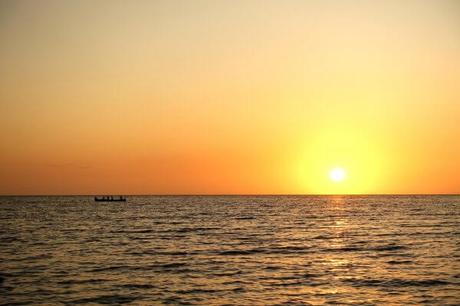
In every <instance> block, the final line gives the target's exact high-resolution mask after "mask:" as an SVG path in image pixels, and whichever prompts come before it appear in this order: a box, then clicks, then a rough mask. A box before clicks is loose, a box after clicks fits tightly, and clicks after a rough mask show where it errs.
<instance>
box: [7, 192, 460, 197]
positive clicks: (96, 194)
mask: <svg viewBox="0 0 460 306" xmlns="http://www.w3.org/2000/svg"><path fill="white" fill-rule="evenodd" d="M94 196H125V197H143V196H144V197H147V196H151V197H186V196H196V197H205V196H209V197H219V196H220V197H224V196H243V197H244V196H460V193H342V194H339V193H337V194H336V193H331V194H326V193H324V194H322V193H317V194H314V193H247V194H246V193H203V194H200V193H177V194H173V193H166V194H161V193H157V194H141V193H133V194H118V193H114V194H107V193H94V194H0V197H94Z"/></svg>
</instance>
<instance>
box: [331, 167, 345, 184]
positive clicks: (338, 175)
mask: <svg viewBox="0 0 460 306" xmlns="http://www.w3.org/2000/svg"><path fill="white" fill-rule="evenodd" d="M346 177H347V173H346V171H345V170H344V169H343V168H334V169H332V170H331V171H330V172H329V178H330V179H331V180H332V181H334V182H340V181H343V180H344V179H346Z"/></svg>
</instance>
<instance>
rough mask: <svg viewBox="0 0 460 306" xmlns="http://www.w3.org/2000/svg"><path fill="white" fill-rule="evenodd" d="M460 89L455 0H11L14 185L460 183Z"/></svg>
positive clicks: (2, 123) (300, 189) (22, 190)
mask: <svg viewBox="0 0 460 306" xmlns="http://www.w3.org/2000/svg"><path fill="white" fill-rule="evenodd" d="M459 87H460V4H459V3H458V2H456V1H451V0H441V1H434V0H433V1H424V0H420V1H351V0H349V1H348V0H345V1H329V0H326V1H297V0H289V1H205V0H200V1H198V0H197V1H176V0H174V1H47V0H44V1H22V0H20V1H2V2H0V116H1V117H0V135H1V136H0V137H1V142H0V194H94V193H96V194H104V193H115V194H120V193H121V194H231V193H237V194H257V193H263V194H275V193H295V194H304V193H305V194H310V193H314V194H324V193H326V194H331V193H460V177H459V174H460V142H459V141H458V139H460V137H459V136H460V124H459V122H460V90H459ZM334 167H342V168H344V169H345V170H346V172H347V178H346V179H345V180H343V181H341V182H333V181H331V180H330V178H329V172H330V170H331V169H333V168H334Z"/></svg>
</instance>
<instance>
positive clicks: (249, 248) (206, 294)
mask: <svg viewBox="0 0 460 306" xmlns="http://www.w3.org/2000/svg"><path fill="white" fill-rule="evenodd" d="M0 303H1V304H15V303H16V304H18V305H26V304H42V305H66V304H70V305H73V304H86V303H89V304H123V303H131V304H136V305H138V304H145V305H152V304H187V305H210V304H218V305H222V304H228V305H271V304H307V305H308V304H311V305H320V304H339V305H348V304H353V305H355V304H362V305H389V304H391V305H411V304H413V305H421V304H426V305H460V197H458V196H254V197H252V196H183V197H182V196H177V197H172V196H171V197H156V196H151V197H128V201H127V202H126V203H96V202H94V201H93V200H92V198H91V197H16V198H14V197H0Z"/></svg>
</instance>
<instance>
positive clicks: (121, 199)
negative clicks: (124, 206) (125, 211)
mask: <svg viewBox="0 0 460 306" xmlns="http://www.w3.org/2000/svg"><path fill="white" fill-rule="evenodd" d="M94 201H96V202H126V198H125V197H123V196H119V197H116V198H114V197H113V196H106V197H100V198H98V197H94Z"/></svg>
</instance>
